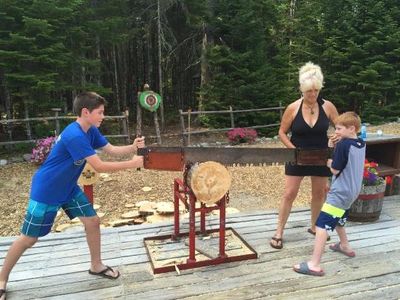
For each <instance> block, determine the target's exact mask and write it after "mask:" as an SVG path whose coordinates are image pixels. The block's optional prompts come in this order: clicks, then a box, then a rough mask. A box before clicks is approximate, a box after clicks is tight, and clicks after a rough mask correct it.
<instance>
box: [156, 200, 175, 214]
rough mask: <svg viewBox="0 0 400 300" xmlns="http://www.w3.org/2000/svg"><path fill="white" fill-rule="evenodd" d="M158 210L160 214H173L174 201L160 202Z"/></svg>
mask: <svg viewBox="0 0 400 300" xmlns="http://www.w3.org/2000/svg"><path fill="white" fill-rule="evenodd" d="M157 212H158V213H159V214H165V215H168V214H173V213H174V203H173V202H158V203H157Z"/></svg>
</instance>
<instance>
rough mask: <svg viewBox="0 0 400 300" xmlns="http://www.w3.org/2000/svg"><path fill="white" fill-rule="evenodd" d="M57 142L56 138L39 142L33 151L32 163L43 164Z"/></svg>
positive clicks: (51, 137)
mask: <svg viewBox="0 0 400 300" xmlns="http://www.w3.org/2000/svg"><path fill="white" fill-rule="evenodd" d="M55 141H56V137H55V136H49V137H47V138H43V139H39V140H37V142H36V146H35V147H34V148H33V149H32V156H31V162H33V163H36V164H38V165H40V164H42V163H43V162H44V161H45V160H46V158H47V156H48V155H49V153H50V150H51V148H52V147H53V145H54V142H55Z"/></svg>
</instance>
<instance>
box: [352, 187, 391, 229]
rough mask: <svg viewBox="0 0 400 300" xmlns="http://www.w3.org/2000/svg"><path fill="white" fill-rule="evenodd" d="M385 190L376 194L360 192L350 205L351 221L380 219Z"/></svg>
mask: <svg viewBox="0 0 400 300" xmlns="http://www.w3.org/2000/svg"><path fill="white" fill-rule="evenodd" d="M384 196H385V192H384V191H383V192H380V191H379V192H378V193H375V194H360V195H358V198H357V200H356V201H354V203H353V204H352V205H351V207H350V211H349V217H348V219H349V220H350V221H355V222H373V221H376V220H378V219H379V216H380V215H381V211H382V204H383V197H384Z"/></svg>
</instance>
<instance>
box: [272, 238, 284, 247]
mask: <svg viewBox="0 0 400 300" xmlns="http://www.w3.org/2000/svg"><path fill="white" fill-rule="evenodd" d="M272 241H275V244H274V243H273V242H272ZM269 245H270V246H271V247H272V248H275V249H282V248H283V241H282V238H277V237H276V236H273V237H272V238H271V240H270V241H269Z"/></svg>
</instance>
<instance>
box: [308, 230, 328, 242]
mask: <svg viewBox="0 0 400 300" xmlns="http://www.w3.org/2000/svg"><path fill="white" fill-rule="evenodd" d="M307 232H308V233H310V234H312V235H313V236H315V235H316V234H317V233H316V232H315V231H312V229H311V228H308V229H307ZM326 240H327V241H330V240H331V236H330V235H328V237H327V238H326Z"/></svg>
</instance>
